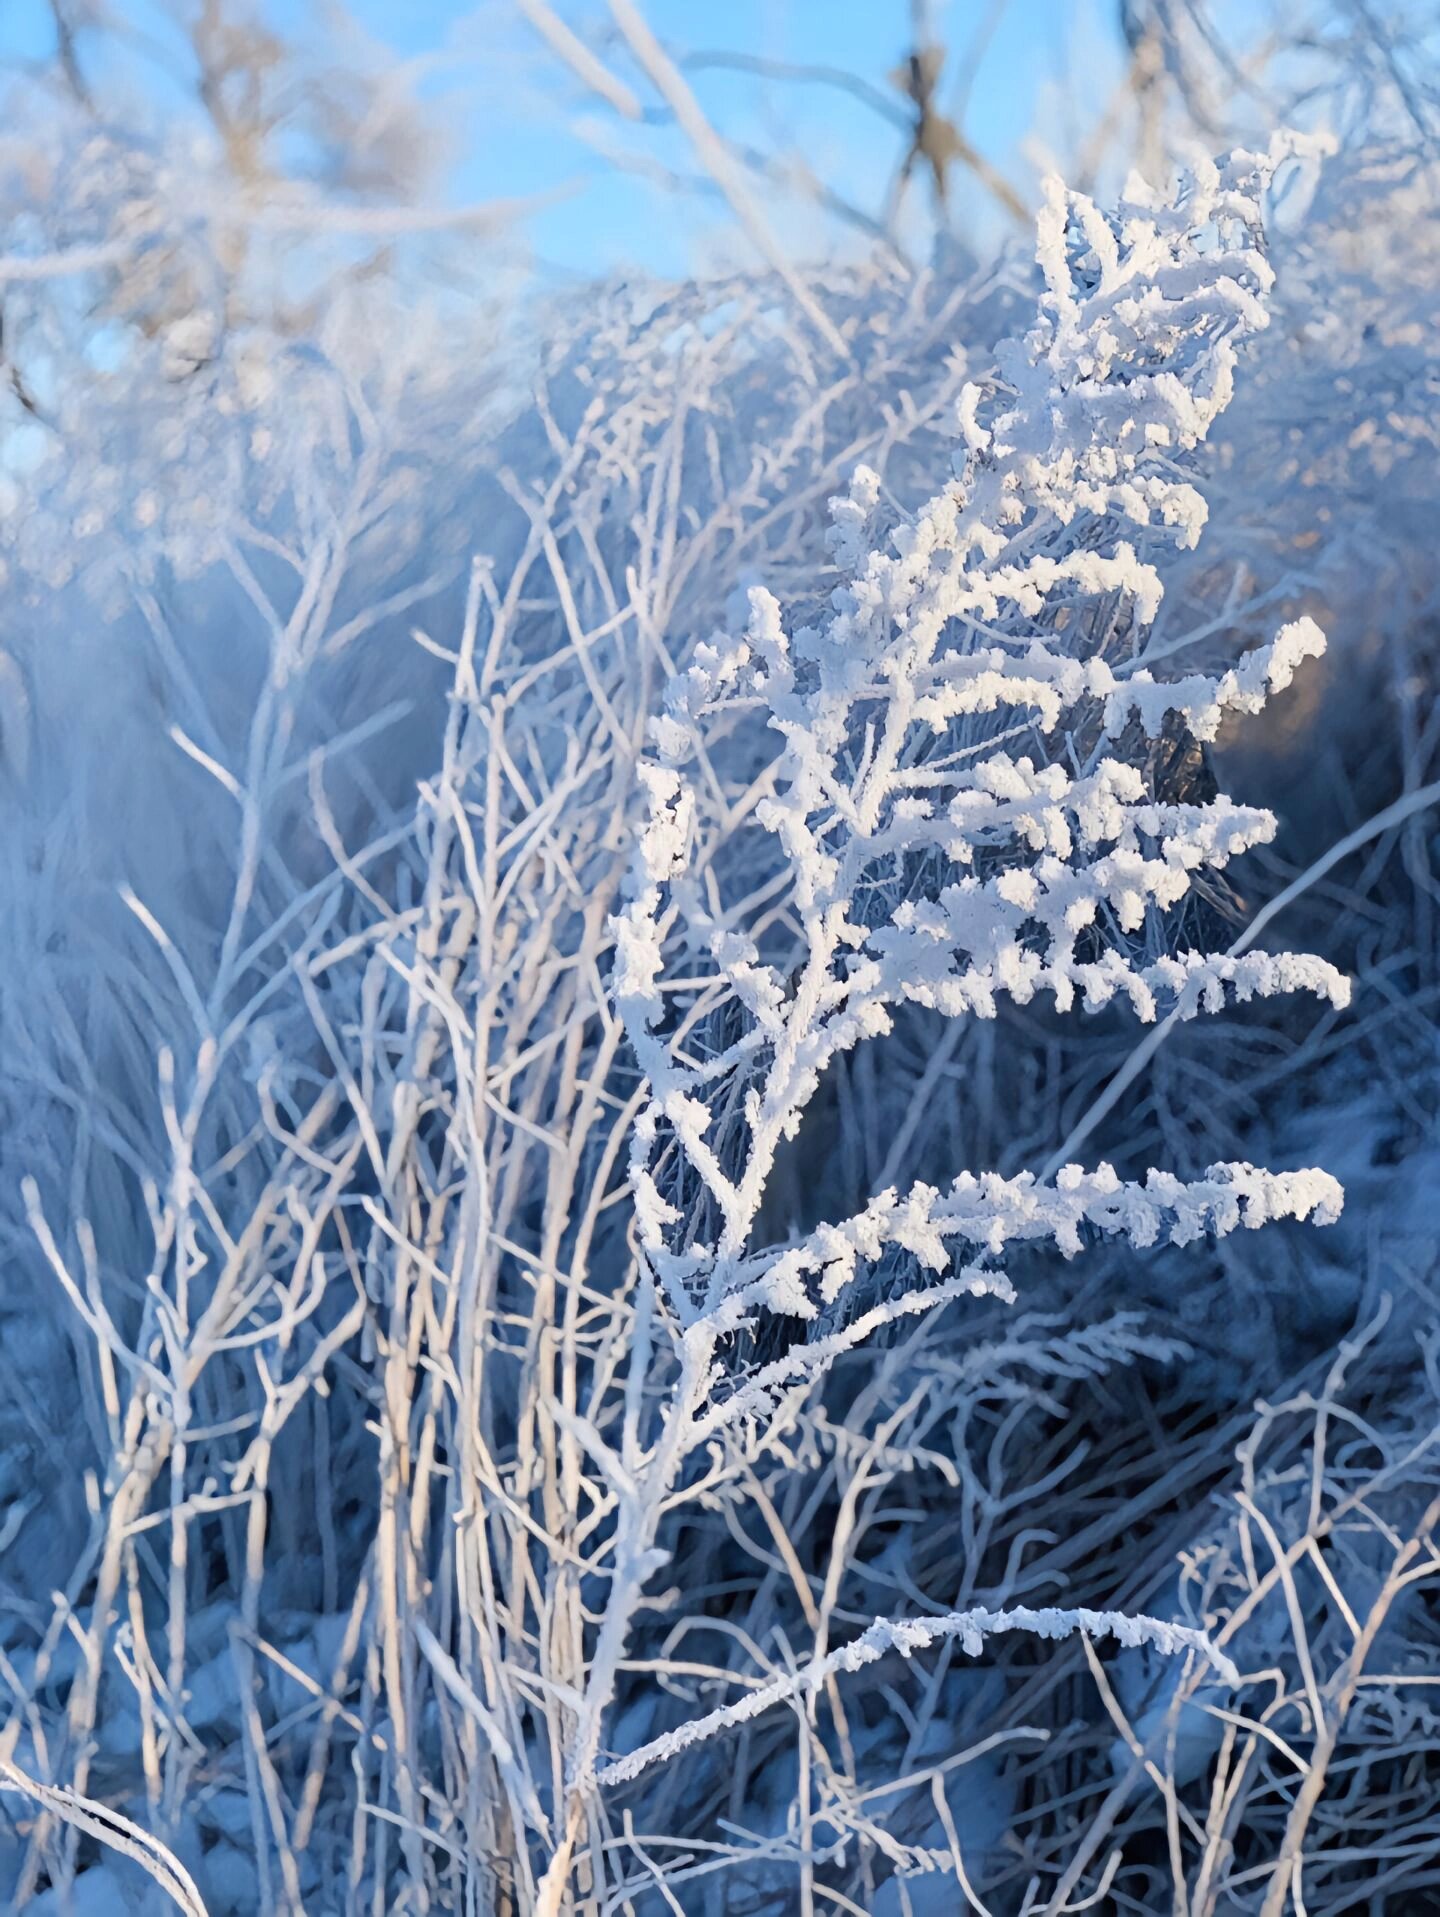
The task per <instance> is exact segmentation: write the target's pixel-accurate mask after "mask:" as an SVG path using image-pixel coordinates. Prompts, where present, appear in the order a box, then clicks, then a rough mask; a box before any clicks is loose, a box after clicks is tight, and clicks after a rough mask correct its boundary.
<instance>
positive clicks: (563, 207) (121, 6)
mask: <svg viewBox="0 0 1440 1917" xmlns="http://www.w3.org/2000/svg"><path fill="white" fill-rule="evenodd" d="M265 4H266V5H267V6H268V7H269V9H270V12H271V17H272V18H273V19H274V20H275V22H276V24H277V25H279V26H280V27H281V29H282V31H285V30H287V29H289V28H291V27H292V26H293V24H294V23H295V21H296V20H297V19H298V18H300V17H301V13H300V11H299V10H298V9H297V7H296V5H295V0H265ZM556 4H557V7H558V10H559V11H560V12H561V13H562V15H563V16H564V17H565V18H566V19H568V20H569V21H571V22H572V23H573V24H574V25H575V26H576V27H577V28H578V29H580V30H581V31H582V32H586V33H587V37H590V36H589V31H588V30H590V29H593V28H594V27H595V26H596V25H597V24H599V23H602V22H604V21H605V20H606V19H607V18H608V14H607V10H606V8H605V6H604V0H556ZM643 7H644V11H645V13H646V16H647V18H648V19H649V21H650V23H651V25H652V26H653V27H654V28H655V30H656V31H657V33H659V34H660V36H661V37H662V39H663V40H664V41H665V42H666V44H667V46H669V47H670V48H672V49H673V50H674V51H675V52H676V53H683V52H687V51H697V50H708V51H718V50H725V51H741V52H745V53H749V54H759V55H762V56H765V57H767V58H770V59H775V60H782V61H787V62H805V63H822V62H823V63H825V64H827V65H831V66H835V67H840V68H844V69H846V70H848V71H850V72H853V73H855V74H857V75H860V76H863V77H864V78H865V79H867V80H869V81H870V82H872V83H874V84H876V85H878V86H879V87H881V88H882V89H888V80H887V75H888V74H889V72H890V70H891V68H893V67H894V66H895V64H896V62H897V61H898V59H899V58H900V57H901V55H902V54H903V53H904V51H905V50H906V49H907V47H908V44H909V38H910V9H909V6H908V4H907V0H727V3H726V4H720V3H719V0H643ZM351 11H352V13H353V15H354V16H355V18H356V19H357V21H358V22H359V24H360V26H361V28H362V29H363V30H364V32H365V34H366V35H367V36H368V37H369V39H370V41H371V43H372V51H373V52H375V53H376V54H378V56H379V57H380V59H381V60H382V62H386V61H389V60H394V61H395V63H396V64H397V65H399V64H401V63H407V62H414V61H419V62H426V63H427V65H426V69H425V74H424V78H423V80H422V81H421V83H420V84H421V86H422V90H423V91H424V92H425V94H426V97H427V98H428V99H429V100H430V101H431V102H432V103H433V107H434V111H435V115H436V125H437V126H438V127H442V128H444V129H445V133H446V139H447V147H448V151H449V154H450V160H451V163H450V165H449V167H448V168H447V171H446V174H445V178H444V183H443V186H442V188H441V191H442V192H443V193H444V194H445V195H446V196H447V197H449V198H451V199H454V200H457V201H469V200H477V199H487V198H491V197H494V196H510V195H521V196H528V195H531V194H544V193H546V192H547V191H554V192H555V193H556V194H557V198H556V199H555V201H554V202H553V204H549V205H547V206H545V207H543V208H542V209H540V210H539V211H537V212H536V213H535V214H534V215H533V216H532V217H531V218H530V219H529V221H528V222H527V225H526V232H527V236H528V239H529V242H530V245H531V246H532V247H533V250H534V254H535V257H536V258H537V260H538V261H539V263H540V264H541V265H542V266H544V267H545V268H547V269H548V270H550V271H551V272H554V273H558V274H561V275H564V276H571V275H579V276H588V275H591V274H594V273H603V272H609V271H614V270H632V269H638V270H641V271H650V272H658V273H661V274H665V275H670V274H676V273H683V272H686V271H690V270H694V269H695V268H697V267H699V268H703V267H705V266H707V265H716V264H728V263H730V262H731V261H733V260H738V259H741V258H743V257H745V256H744V252H743V244H744V243H743V241H742V240H741V239H740V238H739V236H738V234H737V232H736V229H735V225H734V222H733V220H731V219H730V218H729V217H728V216H727V215H726V213H725V211H724V209H723V208H722V207H721V206H719V205H718V204H717V203H716V202H714V201H712V200H708V199H706V198H704V197H699V198H696V197H687V198H683V199H680V200H678V201H677V199H676V198H675V196H674V195H673V194H671V193H668V192H666V191H665V190H664V189H663V188H662V187H661V186H659V185H658V184H656V183H655V182H654V181H653V180H651V179H648V178H643V177H639V176H637V175H636V174H634V173H630V172H627V171H626V170H625V169H623V168H617V167H616V166H615V165H614V164H613V163H612V161H611V158H610V157H608V156H609V154H610V152H611V148H610V147H609V146H607V144H606V143H607V142H615V143H622V144H623V145H624V147H625V148H626V150H627V151H630V152H631V153H633V154H638V155H643V156H644V158H645V160H646V161H647V162H651V163H653V162H656V161H659V162H663V163H666V164H669V165H672V166H675V167H679V168H681V169H684V168H686V167H687V166H688V156H687V153H686V150H685V147H684V144H683V142H682V141H680V140H679V138H678V136H675V135H673V134H671V133H668V132H666V131H664V130H654V129H643V130H640V131H639V132H638V133H637V132H636V130H635V129H633V128H626V127H625V126H624V125H623V123H622V122H620V121H619V120H618V119H617V118H616V116H614V115H613V114H611V113H609V112H608V111H607V110H606V109H604V108H603V107H598V106H597V105H596V104H595V103H594V102H592V101H589V100H587V99H586V98H585V97H584V95H583V93H582V90H581V89H580V87H579V86H578V84H577V83H575V82H574V81H573V80H572V79H571V78H570V76H569V75H568V74H567V73H566V72H564V71H563V70H561V69H560V68H559V67H558V65H557V63H556V62H555V60H554V57H553V55H551V54H550V53H549V52H548V50H547V49H545V48H544V47H543V45H542V44H541V43H540V42H539V41H538V40H537V38H536V36H535V34H534V33H533V31H532V30H531V29H530V28H529V26H528V25H527V24H526V23H525V22H524V21H523V20H522V19H521V18H520V17H519V14H518V10H517V9H516V8H515V7H514V6H513V5H511V4H507V0H482V4H481V5H479V6H475V5H465V4H459V3H458V0H351ZM1118 11H1119V8H1118V4H1117V0H1008V4H1003V5H999V6H996V5H995V4H994V0H937V4H935V5H933V6H932V9H931V21H932V28H933V31H934V32H935V34H936V36H937V37H938V38H939V39H940V40H941V41H942V42H944V43H945V44H946V45H947V47H948V48H949V49H950V71H949V72H948V74H947V76H946V79H945V81H944V82H942V98H945V99H950V98H953V94H952V89H953V87H954V84H955V74H956V69H957V68H958V66H959V65H960V64H961V63H962V57H963V54H964V50H965V49H966V48H967V47H968V46H970V45H971V44H972V41H973V37H974V36H975V35H976V34H977V31H979V30H981V29H982V28H983V27H984V26H985V25H986V23H987V22H990V23H991V25H992V27H993V31H992V32H991V34H990V37H989V39H988V43H987V45H986V48H985V52H984V56H983V59H982V60H981V61H980V63H979V65H978V67H977V68H976V69H975V70H974V75H973V83H972V85H971V88H970V91H969V96H968V100H967V101H966V103H965V107H964V114H963V123H964V128H965V131H966V133H967V135H968V136H969V138H970V139H972V140H973V141H974V143H975V144H976V145H977V146H978V147H979V148H980V149H981V151H982V152H984V153H985V154H986V156H987V157H988V158H990V159H991V160H993V161H994V162H995V163H996V164H997V165H998V166H999V167H1000V168H1001V169H1002V171H1003V172H1004V173H1005V174H1006V176H1007V177H1008V178H1009V179H1010V180H1012V181H1013V182H1014V184H1015V185H1016V186H1017V187H1018V188H1019V189H1020V191H1021V193H1022V195H1023V196H1024V197H1026V198H1027V199H1028V198H1029V197H1031V194H1032V192H1033V188H1034V182H1035V167H1034V156H1033V152H1032V151H1031V148H1030V146H1028V145H1027V140H1028V139H1030V138H1031V136H1033V135H1034V134H1035V133H1037V132H1038V133H1039V135H1040V136H1041V137H1042V138H1044V139H1046V140H1048V143H1049V144H1050V145H1051V147H1052V148H1054V149H1057V150H1061V151H1063V150H1065V149H1066V147H1067V146H1068V145H1069V138H1068V137H1067V136H1069V135H1070V134H1072V133H1073V132H1074V131H1076V130H1078V128H1079V127H1081V126H1083V125H1085V124H1087V123H1089V122H1091V121H1092V120H1093V119H1094V117H1095V115H1096V114H1097V113H1098V112H1099V111H1100V109H1101V107H1102V106H1103V102H1104V99H1105V98H1106V97H1107V96H1108V94H1109V92H1110V89H1111V88H1112V87H1113V86H1114V84H1115V82H1116V80H1117V79H1118V77H1119V75H1120V73H1121V70H1122V48H1121V45H1120V41H1119V34H1118V30H1117V26H1116V16H1117V14H1118ZM112 17H113V18H115V19H117V20H119V21H120V22H121V23H122V24H123V25H124V26H126V27H129V28H133V29H136V30H138V31H140V32H142V33H150V34H153V35H154V36H155V37H156V39H157V40H159V41H161V42H164V41H167V40H168V41H169V43H170V45H171V46H174V45H175V41H174V35H173V29H172V28H168V27H167V25H166V9H165V7H164V5H163V4H162V0H117V3H116V5H115V8H114V12H113V15H112ZM51 44H53V40H52V29H51V26H50V23H49V14H48V8H47V6H46V4H45V0H8V3H7V4H4V5H3V6H0V52H4V53H8V54H16V53H18V54H21V55H31V56H33V55H35V54H37V53H39V52H41V51H42V50H43V49H45V48H46V47H47V46H49V45H51ZM82 51H83V52H84V53H85V54H86V57H87V58H90V59H94V60H99V59H100V58H101V57H102V56H101V53H100V51H99V49H98V48H93V49H92V48H86V47H85V45H84V43H83V42H82ZM105 57H108V58H109V59H110V60H111V62H112V70H113V63H114V62H115V61H116V60H117V59H119V58H121V57H123V56H119V55H117V54H116V53H115V52H113V51H112V52H111V53H110V54H109V55H107V56H105ZM607 58H609V59H611V60H612V62H613V64H614V65H615V67H616V69H617V70H620V71H623V70H624V69H625V61H624V58H623V55H622V54H620V53H619V52H614V53H608V54H607ZM128 65H129V70H130V72H131V73H132V74H133V75H134V77H135V83H136V84H137V85H139V86H141V87H142V88H147V89H150V90H151V91H152V92H153V94H154V96H155V98H156V99H157V101H159V102H161V103H162V104H164V105H169V101H168V100H167V97H166V96H167V92H168V90H169V86H170V83H168V82H167V81H166V79H165V78H164V77H163V72H162V70H161V69H159V68H157V67H156V65H155V64H154V63H153V62H141V61H138V60H131V61H129V62H128ZM692 84H693V85H694V87H695V90H696V92H697V94H698V95H699V96H700V98H701V100H702V103H703V104H704V106H705V107H706V109H707V111H708V112H709V113H710V114H711V116H712V118H713V119H714V120H715V122H716V123H717V124H719V125H721V126H722V127H723V128H724V129H725V130H726V132H727V133H729V134H730V135H731V136H732V137H735V138H737V139H740V140H745V141H749V142H750V143H752V144H753V145H756V146H763V147H765V148H766V149H767V150H771V151H773V150H776V149H777V148H779V149H787V148H788V149H789V150H791V151H796V152H799V153H801V154H803V155H804V157H805V159H806V161H807V163H808V164H809V165H810V166H811V168H812V169H813V170H814V171H815V172H816V173H817V174H819V175H820V176H821V177H822V178H824V180H825V181H826V182H827V183H828V184H830V185H831V186H833V187H834V188H835V189H836V190H837V191H839V192H841V193H843V194H845V195H846V196H847V197H848V198H850V199H852V200H853V201H854V202H855V203H856V204H859V205H861V206H863V207H864V208H865V209H866V210H867V211H871V212H874V211H877V210H878V208H879V206H880V205H881V203H882V201H883V198H884V193H885V186H886V183H887V181H888V180H889V178H890V175H891V173H892V171H893V168H894V166H895V163H896V160H897V158H898V153H899V138H900V136H899V135H898V134H897V133H896V131H895V130H894V129H893V128H892V127H890V126H888V125H887V124H886V123H885V121H884V120H882V119H881V118H880V116H879V115H878V114H876V113H875V112H874V111H873V110H871V109H869V108H867V107H865V106H863V105H861V104H860V103H858V102H857V101H855V100H854V99H852V98H850V97H849V96H848V95H846V94H845V93H843V92H840V91H837V90H835V89H833V88H829V87H821V86H814V85H801V84H796V83H786V82H781V81H776V80H771V81H759V80H756V79H754V78H753V77H750V76H737V75H734V74H728V73H719V72H710V73H703V74H696V75H693V76H692ZM897 97H898V96H897ZM596 142H599V144H600V148H601V150H600V151H597V150H596ZM921 192H922V195H923V189H922V190H921ZM766 205H767V217H768V218H769V219H770V220H771V223H772V225H773V227H774V228H775V230H776V232H777V236H778V237H779V238H780V239H781V240H782V241H783V242H784V243H785V244H786V245H787V246H788V247H791V248H793V249H795V250H797V251H799V252H801V253H804V252H806V251H812V252H813V251H815V250H817V240H818V238H819V236H818V235H817V231H816V219H815V214H814V212H813V210H811V209H809V208H807V207H806V206H805V205H804V204H803V202H801V201H794V202H793V203H792V202H790V201H787V200H786V199H785V198H784V197H783V196H777V195H774V194H770V195H768V196H767V202H766ZM915 212H916V214H917V215H918V214H919V212H920V205H919V203H918V200H917V205H916V207H915ZM957 217H958V222H959V224H960V226H961V227H962V229H963V230H964V232H965V233H966V235H967V237H969V238H970V239H972V240H973V241H975V242H976V243H977V244H980V245H982V246H983V245H984V244H986V243H987V242H988V241H990V240H992V239H993V238H995V237H996V236H997V235H998V234H999V233H1000V232H1002V231H1004V230H1006V223H1005V220H1004V217H1003V215H999V214H997V212H996V210H995V208H994V205H993V203H992V202H991V201H990V199H989V198H988V196H987V195H986V194H985V193H984V192H983V191H982V190H981V189H979V188H977V187H975V186H974V184H973V183H972V182H971V181H970V180H969V178H968V176H962V178H961V179H960V181H959V191H958V193H957ZM833 237H834V236H833V230H832V233H831V234H830V235H829V238H830V239H832V240H833Z"/></svg>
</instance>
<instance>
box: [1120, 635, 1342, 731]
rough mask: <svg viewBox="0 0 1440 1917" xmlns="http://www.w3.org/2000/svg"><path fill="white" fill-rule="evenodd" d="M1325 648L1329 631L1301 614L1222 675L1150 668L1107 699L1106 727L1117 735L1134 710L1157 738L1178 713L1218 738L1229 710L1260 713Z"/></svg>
mask: <svg viewBox="0 0 1440 1917" xmlns="http://www.w3.org/2000/svg"><path fill="white" fill-rule="evenodd" d="M1324 651H1325V635H1324V633H1323V632H1321V630H1320V628H1319V627H1318V626H1317V625H1316V623H1315V621H1314V620H1313V619H1296V620H1295V621H1293V622H1292V623H1291V624H1290V625H1288V626H1282V627H1281V628H1280V630H1279V632H1277V633H1276V635H1275V637H1274V638H1273V639H1272V640H1271V641H1270V644H1269V645H1268V646H1257V647H1255V649H1254V650H1253V651H1252V652H1247V653H1246V654H1245V657H1244V658H1243V659H1242V660H1241V661H1240V664H1239V665H1238V666H1236V667H1235V668H1234V669H1233V670H1232V671H1230V672H1227V673H1225V674H1224V675H1223V676H1222V677H1221V678H1219V679H1207V678H1206V677H1205V676H1204V674H1203V673H1196V674H1193V675H1192V676H1191V677H1189V678H1186V679H1170V680H1162V681H1159V682H1157V681H1156V680H1155V679H1153V678H1152V677H1151V675H1150V674H1149V673H1148V672H1144V671H1141V672H1136V673H1134V674H1132V676H1131V677H1130V678H1128V679H1127V680H1126V681H1125V682H1124V684H1123V685H1120V686H1117V687H1116V689H1115V691H1114V692H1112V693H1111V695H1110V697H1109V699H1108V700H1107V701H1106V704H1105V729H1106V731H1107V732H1109V733H1110V734H1111V735H1112V736H1113V735H1114V734H1115V733H1117V732H1119V731H1120V729H1121V728H1122V726H1123V725H1124V724H1125V721H1126V720H1127V719H1128V718H1129V717H1130V715H1131V713H1132V712H1133V713H1137V714H1138V715H1139V718H1140V723H1141V725H1142V726H1143V727H1144V728H1145V731H1146V733H1147V734H1148V735H1149V736H1150V737H1151V738H1153V737H1154V736H1155V734H1156V733H1158V732H1159V731H1160V729H1161V727H1162V726H1163V725H1164V723H1165V721H1166V719H1167V718H1168V717H1169V716H1170V715H1171V714H1172V713H1174V714H1176V715H1178V716H1179V717H1180V718H1182V719H1183V720H1184V721H1185V724H1186V725H1187V726H1188V727H1189V729H1190V731H1191V732H1192V733H1193V734H1194V735H1195V737H1196V738H1197V739H1205V740H1209V739H1213V738H1214V737H1215V735H1216V734H1217V733H1218V732H1219V730H1220V722H1221V720H1222V719H1223V718H1224V716H1225V714H1226V713H1227V712H1258V711H1259V710H1260V708H1261V707H1262V706H1263V705H1264V704H1265V701H1266V700H1267V699H1268V698H1269V697H1270V695H1271V693H1272V692H1283V691H1284V690H1285V688H1286V687H1287V686H1288V685H1289V684H1290V682H1291V680H1292V679H1293V678H1294V677H1295V670H1296V667H1297V666H1300V665H1302V664H1303V663H1304V661H1305V660H1307V659H1318V658H1320V656H1321V655H1322V654H1323V652H1324Z"/></svg>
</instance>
